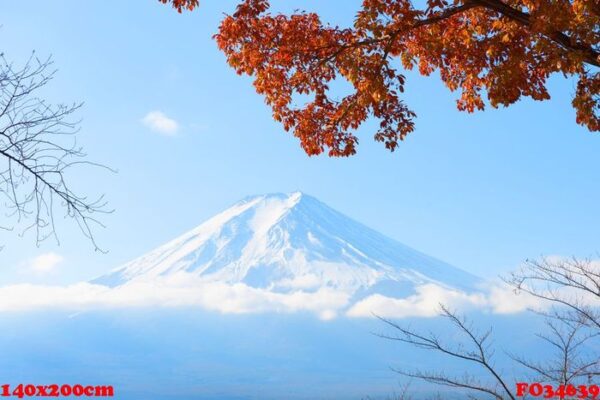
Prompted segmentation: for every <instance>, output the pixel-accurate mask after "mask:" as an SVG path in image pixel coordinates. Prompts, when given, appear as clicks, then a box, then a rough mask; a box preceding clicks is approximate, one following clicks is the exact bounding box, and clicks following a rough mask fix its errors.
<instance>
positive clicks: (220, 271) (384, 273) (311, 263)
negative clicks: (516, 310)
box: [92, 192, 479, 300]
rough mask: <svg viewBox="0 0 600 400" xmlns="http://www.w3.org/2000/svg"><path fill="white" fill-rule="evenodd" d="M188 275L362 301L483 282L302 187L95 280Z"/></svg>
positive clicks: (255, 203)
mask: <svg viewBox="0 0 600 400" xmlns="http://www.w3.org/2000/svg"><path fill="white" fill-rule="evenodd" d="M181 274H188V275H187V276H190V277H193V279H197V280H199V281H201V282H206V283H210V282H218V283H223V284H229V285H234V284H243V285H247V286H248V287H251V288H257V289H261V290H266V291H269V292H273V293H280V294H285V293H294V292H298V291H302V292H308V293H310V292H314V291H317V290H319V289H323V288H330V289H333V290H336V291H341V292H344V293H347V294H348V295H349V296H351V297H352V298H353V299H355V300H357V299H359V298H362V297H365V296H368V295H372V294H374V293H377V294H381V295H384V296H392V297H396V298H398V297H406V296H409V295H411V294H414V292H415V288H416V287H418V286H422V285H426V284H436V285H439V286H441V287H444V288H450V289H457V290H460V291H462V292H469V291H472V290H474V288H475V285H476V284H477V283H478V282H479V279H478V278H476V277H475V276H473V275H471V274H469V273H467V272H465V271H463V270H460V269H458V268H456V267H453V266H451V265H449V264H447V263H444V262H442V261H439V260H437V259H435V258H432V257H429V256H427V255H425V254H423V253H420V252H419V251H416V250H414V249H412V248H410V247H407V246H405V245H403V244H401V243H399V242H397V241H395V240H393V239H390V238H388V237H386V236H384V235H382V234H380V233H377V232H375V231H374V230H372V229H370V228H368V227H366V226H364V225H362V224H360V223H358V222H356V221H354V220H352V219H351V218H349V217H347V216H345V215H343V214H341V213H339V212H337V211H335V210H333V209H331V208H330V207H328V206H327V205H325V204H323V203H321V202H320V201H318V200H317V199H315V198H313V197H311V196H308V195H306V194H303V193H300V192H295V193H291V194H269V195H262V196H255V197H249V198H246V199H244V200H242V201H240V202H239V203H237V204H235V205H233V206H232V207H230V208H228V209H227V210H225V211H223V212H221V213H220V214H218V215H216V216H214V217H213V218H211V219H209V220H208V221H206V222H204V223H203V224H201V225H200V226H198V227H197V228H195V229H193V230H191V231H190V232H188V233H186V234H184V235H182V236H180V237H179V238H177V239H175V240H173V241H171V242H169V243H167V244H165V245H163V246H161V247H159V248H157V249H155V250H153V251H151V252H149V253H148V254H146V255H144V256H142V257H140V258H137V259H135V260H133V261H131V262H129V263H127V264H125V265H123V266H122V267H120V268H117V269H115V270H113V271H112V272H110V273H108V274H107V275H104V276H101V277H99V278H97V279H95V280H94V281H92V283H95V284H99V285H105V286H110V287H118V286H121V285H124V284H130V283H136V282H137V283H140V282H152V281H155V280H157V279H163V278H166V277H169V276H173V275H181Z"/></svg>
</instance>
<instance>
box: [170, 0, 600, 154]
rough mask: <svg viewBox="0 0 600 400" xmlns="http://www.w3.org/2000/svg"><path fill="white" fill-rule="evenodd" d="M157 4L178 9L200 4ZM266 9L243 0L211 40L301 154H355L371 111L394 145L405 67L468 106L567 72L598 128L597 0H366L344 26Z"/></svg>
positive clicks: (590, 124)
mask: <svg viewBox="0 0 600 400" xmlns="http://www.w3.org/2000/svg"><path fill="white" fill-rule="evenodd" d="M161 1H163V2H171V3H172V5H173V6H174V7H175V8H177V9H178V10H180V11H181V10H182V9H193V8H194V7H196V6H197V5H198V2H197V1H196V0H161ZM269 9H270V4H269V2H268V1H267V0H244V1H242V2H241V3H240V4H239V5H238V6H237V9H236V11H235V13H234V14H233V15H228V16H226V17H225V18H224V20H223V21H222V23H221V25H220V27H219V32H218V33H217V34H216V35H215V39H216V41H217V44H218V46H219V48H220V49H221V50H222V51H223V52H224V53H225V54H226V56H227V61H228V62H229V64H230V65H231V66H232V67H233V68H235V70H236V71H237V72H238V73H239V74H246V75H249V76H252V77H253V78H254V86H255V88H256V91H257V92H258V93H260V94H262V95H263V96H264V97H265V100H266V102H267V104H268V105H269V106H270V107H271V108H272V110H273V116H274V118H275V119H276V120H277V121H280V122H281V123H282V124H283V126H284V128H285V129H286V130H288V131H292V132H293V133H294V135H295V136H296V137H298V138H299V139H300V141H301V144H302V147H303V148H304V150H305V151H306V152H307V153H308V154H310V155H314V154H320V153H322V152H323V151H327V152H328V154H329V155H331V156H348V155H352V154H354V153H355V152H356V146H357V143H358V139H357V137H356V136H355V133H354V132H355V131H356V129H357V128H358V127H359V126H360V125H361V124H362V123H363V122H364V121H365V120H366V119H367V118H369V117H372V116H374V117H375V118H377V119H378V120H379V121H380V124H379V129H378V131H377V132H376V133H375V140H377V141H380V142H383V143H384V144H385V146H386V147H387V148H388V149H390V150H392V151H393V150H394V149H395V148H396V147H397V146H398V143H399V141H400V140H402V139H404V137H405V136H406V135H407V134H409V133H410V132H412V131H413V129H414V122H413V120H414V117H415V114H414V113H413V112H412V111H411V110H410V109H409V108H408V107H407V105H406V104H405V103H404V101H403V100H402V98H401V96H402V92H403V90H404V85H405V77H404V76H403V75H402V73H401V72H400V71H401V69H402V68H404V69H407V70H411V69H417V70H418V71H419V72H420V73H421V74H423V75H430V74H432V73H434V72H436V71H437V72H439V75H440V77H441V79H442V80H443V82H444V83H445V84H446V86H447V87H448V88H449V89H450V90H452V91H457V92H458V93H459V97H458V100H457V107H458V109H459V110H462V111H467V112H473V111H475V110H483V109H484V108H485V106H486V104H489V105H491V106H492V107H498V106H508V105H510V104H513V103H514V102H516V101H517V100H519V99H520V98H521V97H522V96H527V97H530V98H532V99H535V100H546V99H549V98H550V95H549V93H548V90H547V87H546V82H547V80H548V78H549V77H550V76H551V75H552V74H555V73H560V74H562V75H564V76H567V77H569V76H572V77H575V79H576V80H577V86H576V89H575V93H574V98H573V101H572V104H573V106H574V108H575V111H576V118H577V122H578V123H579V124H581V125H584V126H586V127H587V128H588V129H589V130H591V131H600V72H599V71H600V2H599V1H598V0H453V1H451V2H448V1H446V0H427V2H426V8H425V9H417V8H416V7H415V6H414V4H413V2H412V1H411V0H363V2H362V7H361V9H360V10H358V12H357V14H356V18H355V21H354V24H353V26H351V27H347V28H340V27H336V26H330V25H328V24H326V23H323V22H322V21H321V19H320V17H319V15H317V14H316V13H309V12H296V13H293V14H291V15H283V14H273V13H270V12H269ZM339 80H345V81H346V82H347V83H349V87H350V89H349V90H348V92H347V93H346V95H345V96H342V97H341V98H338V97H336V96H334V94H333V93H332V92H333V91H332V90H331V89H330V86H331V85H332V84H334V82H337V81H339ZM336 84H337V83H336ZM335 93H336V94H338V93H339V91H335Z"/></svg>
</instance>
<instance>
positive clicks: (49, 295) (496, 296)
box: [0, 257, 542, 320]
mask: <svg viewBox="0 0 600 400" xmlns="http://www.w3.org/2000/svg"><path fill="white" fill-rule="evenodd" d="M48 259H51V257H48ZM38 265H48V264H43V263H41V264H38ZM42 269H43V268H42ZM293 290H294V291H292V292H287V293H279V292H272V291H269V290H266V289H260V288H253V287H250V286H247V285H245V284H242V283H237V284H225V283H217V282H204V281H201V280H200V279H198V278H196V277H192V276H190V275H189V274H185V273H181V274H175V275H173V276H169V277H164V278H157V279H155V280H153V281H151V282H130V283H127V284H125V285H122V286H118V287H115V288H109V287H106V286H102V285H95V284H91V283H87V282H82V283H77V284H73V285H69V286H46V285H33V284H20V285H11V286H4V287H0V312H19V311H27V310H35V309H64V310H69V311H75V312H77V311H86V310H90V309H105V308H131V307H161V308H165V307H186V306H193V307H199V308H203V309H206V310H210V311H215V312H220V313H223V314H253V313H295V312H308V313H313V314H315V315H316V316H318V317H319V318H320V319H322V320H332V319H335V318H337V317H338V316H340V315H342V316H344V315H345V316H346V317H350V318H371V317H373V315H378V316H381V317H386V318H406V317H435V316H436V315H438V313H439V305H440V303H442V304H444V305H446V306H448V307H450V308H452V309H458V310H459V311H461V312H465V311H469V310H475V309H477V310H483V311H486V312H491V313H496V314H512V313H519V312H523V311H525V310H527V309H528V308H541V306H542V303H540V302H539V301H538V300H537V299H534V298H532V297H531V296H528V295H525V294H520V295H516V294H515V293H514V292H513V291H512V289H511V288H510V287H508V286H507V285H501V284H498V283H494V284H490V285H489V286H488V287H487V288H484V289H482V290H481V291H480V292H477V293H465V292H461V291H458V290H455V289H450V288H446V287H442V286H440V285H436V284H425V285H422V286H418V287H417V288H416V292H415V294H413V295H410V296H408V297H405V298H392V297H386V296H383V295H380V294H374V295H371V296H368V297H366V298H364V299H361V300H359V301H358V302H356V303H351V301H350V299H351V297H352V296H351V293H346V292H343V291H340V290H335V289H332V288H327V287H322V288H320V289H318V290H310V291H305V290H304V289H302V288H296V289H293Z"/></svg>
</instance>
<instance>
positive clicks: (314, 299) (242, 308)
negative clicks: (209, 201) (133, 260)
mask: <svg viewBox="0 0 600 400" xmlns="http://www.w3.org/2000/svg"><path fill="white" fill-rule="evenodd" d="M348 299H349V297H348V295H347V294H345V293H342V292H338V291H334V290H332V289H328V288H322V289H320V290H317V291H315V292H304V291H297V292H294V293H288V294H284V293H274V292H270V291H268V290H264V289H257V288H253V287H250V286H247V285H244V284H240V283H238V284H233V285H229V284H222V283H201V282H198V281H193V280H192V281H190V279H189V278H188V280H187V282H185V281H184V280H183V279H175V280H173V279H165V280H157V281H155V282H136V283H129V284H126V285H123V286H119V287H115V288H109V287H106V286H101V285H95V284H91V283H87V282H83V283H77V284H74V285H69V286H45V285H32V284H20V285H11V286H4V287H0V312H15V311H17V312H18V311H28V310H35V309H66V310H71V311H83V310H89V309H99V308H100V309H101V308H129V307H183V306H198V307H201V308H204V309H206V310H210V311H216V312H221V313H224V314H250V313H263V312H277V313H292V312H311V313H314V314H316V315H318V316H319V318H321V319H324V320H327V319H332V318H334V317H335V316H336V315H337V311H338V310H340V309H341V308H343V307H345V306H346V304H347V303H348Z"/></svg>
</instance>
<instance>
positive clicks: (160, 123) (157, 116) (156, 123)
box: [142, 111, 179, 136]
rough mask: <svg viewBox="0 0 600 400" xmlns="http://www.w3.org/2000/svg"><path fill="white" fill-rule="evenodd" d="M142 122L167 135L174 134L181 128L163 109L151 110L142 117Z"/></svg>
mask: <svg viewBox="0 0 600 400" xmlns="http://www.w3.org/2000/svg"><path fill="white" fill-rule="evenodd" d="M142 123H143V124H144V125H146V126H147V127H148V128H150V129H152V130H153V131H155V132H158V133H160V134H163V135H165V136H174V135H175V134H177V131H178V130H179V124H178V123H177V121H175V120H174V119H172V118H169V117H168V116H167V115H166V114H165V113H163V112H162V111H150V112H149V113H148V114H146V116H144V118H142Z"/></svg>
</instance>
